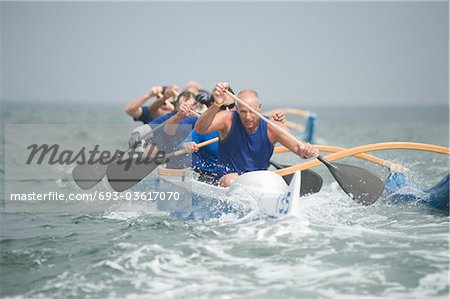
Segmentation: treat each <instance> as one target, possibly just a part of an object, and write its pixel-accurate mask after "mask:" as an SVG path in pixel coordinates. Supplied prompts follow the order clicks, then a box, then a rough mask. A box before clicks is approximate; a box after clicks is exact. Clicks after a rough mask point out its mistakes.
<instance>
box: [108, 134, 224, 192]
mask: <svg viewBox="0 0 450 299" xmlns="http://www.w3.org/2000/svg"><path fill="white" fill-rule="evenodd" d="M217 140H219V137H216V138H212V139H210V140H207V141H204V142H201V143H199V144H197V146H198V147H199V148H202V147H204V146H207V145H209V144H211V143H214V142H217ZM185 153H186V150H185V149H181V150H178V151H175V152H172V153H169V154H167V155H160V156H159V157H158V156H157V157H156V158H154V159H151V160H148V161H142V160H143V159H142V158H130V159H127V160H124V161H119V162H116V163H114V164H110V165H109V166H108V168H107V170H106V174H107V176H108V181H109V183H110V184H111V187H112V188H113V189H114V190H115V191H117V192H122V191H125V190H127V189H129V188H131V187H133V186H134V185H136V184H137V183H139V182H140V181H142V179H144V178H145V177H146V176H147V175H149V174H150V173H151V172H152V171H153V170H155V168H156V167H158V166H159V165H161V164H163V163H164V162H166V161H167V160H168V159H169V158H172V157H176V156H180V155H182V154H185Z"/></svg>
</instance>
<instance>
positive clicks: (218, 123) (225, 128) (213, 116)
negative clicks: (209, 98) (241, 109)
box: [194, 82, 233, 138]
mask: <svg viewBox="0 0 450 299" xmlns="http://www.w3.org/2000/svg"><path fill="white" fill-rule="evenodd" d="M228 87H229V84H228V83H226V82H220V83H217V84H216V87H215V88H214V90H213V93H212V94H213V97H214V100H215V103H214V104H213V105H211V107H209V108H208V110H206V111H205V112H204V113H203V114H202V115H201V116H200V118H199V119H198V121H197V123H196V124H195V127H194V129H195V131H196V132H197V133H199V134H207V133H211V132H215V131H219V135H220V137H221V138H223V137H224V136H227V135H228V132H229V130H230V127H231V122H232V120H233V114H232V113H231V112H230V111H221V110H220V105H221V104H222V103H224V102H225V100H226V96H225V92H226V91H227V90H228Z"/></svg>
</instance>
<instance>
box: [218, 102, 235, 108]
mask: <svg viewBox="0 0 450 299" xmlns="http://www.w3.org/2000/svg"><path fill="white" fill-rule="evenodd" d="M234 106H236V103H234V102H233V103H231V104H228V105H222V106H220V110H227V108H228V109H230V110H231V109H233V108H234Z"/></svg>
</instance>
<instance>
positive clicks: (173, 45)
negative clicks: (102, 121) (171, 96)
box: [0, 1, 449, 106]
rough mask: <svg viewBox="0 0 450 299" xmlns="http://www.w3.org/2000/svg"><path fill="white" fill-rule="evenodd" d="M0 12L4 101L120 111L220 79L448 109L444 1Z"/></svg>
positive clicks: (281, 92) (115, 5)
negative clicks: (162, 89) (142, 99)
mask: <svg viewBox="0 0 450 299" xmlns="http://www.w3.org/2000/svg"><path fill="white" fill-rule="evenodd" d="M0 5H1V98H2V100H7V101H11V100H12V101H27V102H30V101H36V102H37V101H39V102H49V101H50V102H54V101H60V102H68V101H70V102H80V103H81V102H98V103H113V104H125V103H126V102H127V101H129V100H132V99H133V98H136V97H138V96H140V95H142V94H144V93H145V92H146V91H147V90H148V89H149V88H150V87H151V86H154V85H166V84H172V83H173V84H177V85H179V86H183V85H184V83H185V82H186V81H187V80H197V81H199V82H200V83H201V84H202V85H203V86H204V87H205V88H207V89H212V88H213V86H214V84H215V83H216V82H217V81H222V80H225V81H228V82H230V83H231V85H232V86H233V89H235V90H240V89H242V88H253V89H256V90H257V91H258V92H259V93H260V97H261V99H262V100H263V102H264V103H268V104H270V105H271V106H276V105H277V104H280V106H281V105H285V104H292V103H299V105H305V106H319V105H355V106H356V105H392V104H395V105H416V104H428V103H429V104H446V105H448V82H449V75H448V69H449V7H448V1H434V2H395V3H387V2H284V3H276V2H258V3H255V2H246V3H242V2H229V3H225V2H221V3H218V2H169V3H167V2H133V3H126V2H83V3H76V2H2V3H1V4H0Z"/></svg>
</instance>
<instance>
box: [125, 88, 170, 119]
mask: <svg viewBox="0 0 450 299" xmlns="http://www.w3.org/2000/svg"><path fill="white" fill-rule="evenodd" d="M176 89H177V87H176V86H175V85H171V86H154V87H152V88H150V90H149V91H148V92H146V93H145V94H144V95H143V96H141V97H139V98H137V99H135V100H133V101H131V102H130V103H128V104H127V105H126V106H125V112H126V113H127V114H128V115H130V116H131V117H133V119H134V121H141V122H142V123H144V124H148V123H149V122H151V121H153V120H154V119H156V118H158V117H160V116H162V115H165V114H167V113H170V112H172V111H173V104H172V102H173V100H174V97H175V93H174V91H176ZM161 95H162V96H161ZM153 97H156V98H157V99H156V100H155V101H153V102H152V103H151V104H150V105H148V106H144V104H145V102H147V101H148V100H150V99H151V98H153Z"/></svg>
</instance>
